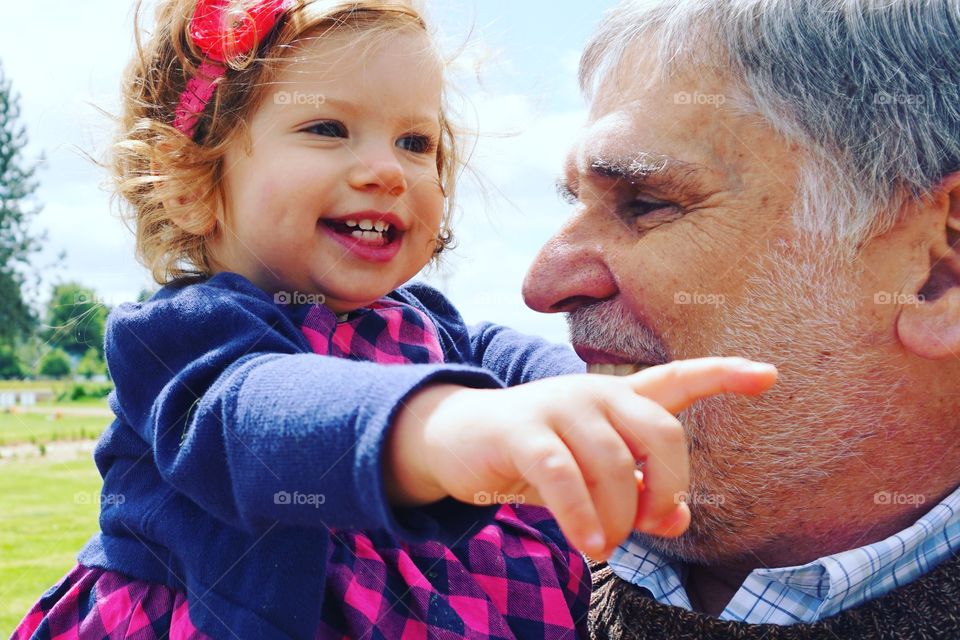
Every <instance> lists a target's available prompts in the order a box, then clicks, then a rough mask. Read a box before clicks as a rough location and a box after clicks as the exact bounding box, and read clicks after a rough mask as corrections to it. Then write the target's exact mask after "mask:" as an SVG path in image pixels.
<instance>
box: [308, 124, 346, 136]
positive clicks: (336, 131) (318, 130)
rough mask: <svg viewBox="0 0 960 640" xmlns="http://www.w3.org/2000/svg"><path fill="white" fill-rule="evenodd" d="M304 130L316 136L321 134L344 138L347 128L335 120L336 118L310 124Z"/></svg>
mask: <svg viewBox="0 0 960 640" xmlns="http://www.w3.org/2000/svg"><path fill="white" fill-rule="evenodd" d="M304 131H306V132H308V133H313V134H316V135H318V136H323V137H325V138H346V137H347V128H346V127H345V126H343V124H342V123H340V122H337V121H336V120H327V121H324V122H318V123H316V124H312V125H310V126H309V127H307V128H306V129H304Z"/></svg>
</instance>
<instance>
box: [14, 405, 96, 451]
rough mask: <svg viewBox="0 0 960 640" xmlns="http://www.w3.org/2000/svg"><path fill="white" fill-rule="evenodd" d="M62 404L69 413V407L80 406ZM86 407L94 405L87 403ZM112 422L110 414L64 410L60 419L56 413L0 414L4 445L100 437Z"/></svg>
mask: <svg viewBox="0 0 960 640" xmlns="http://www.w3.org/2000/svg"><path fill="white" fill-rule="evenodd" d="M100 404H103V403H100ZM62 406H63V407H65V409H64V411H65V412H67V411H69V409H66V407H69V406H79V405H78V404H77V403H70V404H64V405H62ZM83 406H91V405H90V404H89V403H86V404H85V405H83ZM92 406H99V405H92ZM112 421H113V420H112V418H111V417H110V416H84V415H70V414H69V413H64V414H63V415H62V416H61V417H60V418H59V419H55V417H54V415H53V414H46V415H45V414H41V413H0V447H3V446H9V445H14V444H19V443H24V442H29V443H31V444H41V443H48V442H57V441H62V440H96V439H97V438H99V437H100V434H101V433H103V430H104V429H106V428H107V426H108V425H109V424H110V423H111V422H112Z"/></svg>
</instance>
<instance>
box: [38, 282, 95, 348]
mask: <svg viewBox="0 0 960 640" xmlns="http://www.w3.org/2000/svg"><path fill="white" fill-rule="evenodd" d="M108 312H109V309H107V307H106V306H105V305H103V304H102V303H101V302H100V301H99V299H98V298H97V294H96V292H95V291H94V290H93V289H88V288H87V287H84V286H83V285H81V284H80V283H78V282H65V283H63V284H58V285H56V286H55V287H54V288H53V294H52V295H51V296H50V302H49V303H48V304H47V317H46V320H45V321H44V324H45V328H44V329H43V331H41V333H40V336H41V337H42V338H43V339H44V340H46V341H47V344H49V345H50V346H51V347H59V348H60V349H63V350H64V351H66V352H67V353H69V354H71V355H74V356H77V357H78V358H79V357H82V356H83V355H84V354H85V353H86V352H87V350H88V349H95V350H96V352H97V355H98V356H99V357H100V358H101V359H102V358H103V332H104V326H105V325H106V321H107V313H108Z"/></svg>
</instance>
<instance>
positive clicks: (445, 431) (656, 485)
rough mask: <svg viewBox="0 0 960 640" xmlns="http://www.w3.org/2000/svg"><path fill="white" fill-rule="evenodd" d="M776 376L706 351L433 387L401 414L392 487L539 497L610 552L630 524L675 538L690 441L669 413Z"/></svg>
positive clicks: (568, 527) (396, 496)
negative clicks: (634, 368) (639, 366)
mask: <svg viewBox="0 0 960 640" xmlns="http://www.w3.org/2000/svg"><path fill="white" fill-rule="evenodd" d="M776 377H777V371H776V369H775V368H774V367H773V366H771V365H764V364H758V363H753V362H751V361H748V360H744V359H742V358H703V359H698V360H686V361H677V362H671V363H669V364H666V365H662V366H657V367H651V368H649V369H646V370H644V371H641V372H639V373H636V374H633V375H630V376H625V377H616V376H606V375H595V374H589V375H571V376H561V377H557V378H548V379H544V380H540V381H537V382H532V383H529V384H525V385H520V386H516V387H512V388H509V389H494V390H484V389H468V388H465V387H458V386H453V385H438V386H434V387H428V388H427V389H424V390H423V391H421V392H420V393H418V394H416V395H415V396H413V398H411V400H410V402H409V403H408V404H407V406H406V407H405V408H404V409H403V410H402V411H401V412H400V413H399V415H398V417H397V420H396V423H395V424H394V429H393V431H392V433H391V436H390V441H389V443H388V447H387V454H386V478H387V487H388V493H389V494H390V496H391V499H392V501H393V502H394V503H395V504H398V505H418V504H426V503H428V502H433V501H436V500H439V499H441V498H444V497H446V496H453V497H454V498H456V499H458V500H462V501H464V502H468V503H472V504H478V505H488V504H492V503H499V502H518V503H530V504H537V505H543V506H545V507H547V508H549V509H550V510H551V511H552V512H553V515H554V517H555V518H556V519H557V521H558V522H559V524H560V527H561V529H562V530H563V532H564V534H565V535H566V536H567V538H568V539H569V540H570V542H571V543H572V544H573V545H574V546H576V547H579V548H580V549H582V550H583V551H585V552H586V553H588V554H589V555H590V556H591V557H592V558H594V559H597V560H599V559H605V558H606V557H607V556H609V554H610V553H611V552H612V551H613V550H614V549H615V548H616V546H617V545H618V544H620V543H621V542H622V541H623V540H624V539H626V537H627V536H628V535H629V534H630V532H631V530H634V529H636V530H639V531H643V532H646V533H650V534H654V535H660V536H668V537H674V536H678V535H680V534H681V533H683V532H684V531H685V530H686V529H687V526H688V525H689V523H690V511H689V509H688V507H687V505H686V504H685V503H683V502H682V501H681V500H679V499H678V496H680V495H681V494H682V493H683V492H686V491H687V489H688V485H689V459H688V453H687V444H686V440H685V436H684V431H683V427H682V425H681V424H680V422H679V421H678V420H677V419H676V418H675V417H674V415H673V414H675V413H678V412H680V411H681V410H683V409H684V408H686V407H688V406H689V405H690V404H692V403H693V402H694V401H695V400H697V399H700V398H704V397H707V396H711V395H714V394H717V393H726V392H733V393H744V394H757V393H760V392H762V391H765V390H766V389H768V388H769V387H770V386H771V385H772V384H773V383H774V381H775V380H776ZM638 461H643V462H644V472H643V473H644V475H643V479H642V481H640V480H639V478H638V474H637V472H636V463H637V462H638ZM644 485H645V486H644Z"/></svg>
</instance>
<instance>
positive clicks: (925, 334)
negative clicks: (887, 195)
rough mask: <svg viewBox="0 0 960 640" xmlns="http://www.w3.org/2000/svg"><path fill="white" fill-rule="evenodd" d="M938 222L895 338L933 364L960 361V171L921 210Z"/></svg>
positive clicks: (949, 177)
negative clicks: (919, 281)
mask: <svg viewBox="0 0 960 640" xmlns="http://www.w3.org/2000/svg"><path fill="white" fill-rule="evenodd" d="M918 213H920V214H921V215H928V216H930V217H931V219H932V220H933V221H934V223H935V225H936V226H935V228H934V232H933V234H932V235H931V236H929V240H928V241H927V243H928V244H929V256H930V259H929V260H930V262H929V267H928V269H927V272H926V281H925V282H924V283H923V285H922V286H921V287H919V288H918V290H917V291H914V292H911V293H914V294H916V295H915V299H916V300H917V302H916V304H910V305H906V306H904V307H903V311H902V312H901V314H900V317H899V318H898V320H897V334H898V335H899V337H900V342H901V343H902V344H903V346H904V347H905V348H907V349H908V350H909V351H911V352H913V353H914V354H916V355H918V356H920V357H922V358H928V359H931V360H940V359H944V358H948V357H950V356H953V357H955V358H960V172H958V173H954V174H951V175H949V176H947V177H946V178H944V180H943V182H942V183H941V186H940V188H939V189H938V190H937V192H936V193H935V194H934V196H933V198H932V199H931V200H930V201H929V202H928V203H927V204H925V205H923V207H922V208H921V211H919V212H918Z"/></svg>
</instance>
